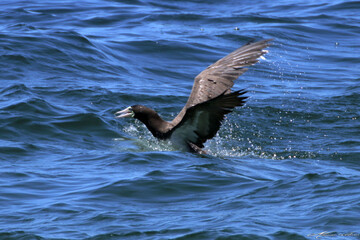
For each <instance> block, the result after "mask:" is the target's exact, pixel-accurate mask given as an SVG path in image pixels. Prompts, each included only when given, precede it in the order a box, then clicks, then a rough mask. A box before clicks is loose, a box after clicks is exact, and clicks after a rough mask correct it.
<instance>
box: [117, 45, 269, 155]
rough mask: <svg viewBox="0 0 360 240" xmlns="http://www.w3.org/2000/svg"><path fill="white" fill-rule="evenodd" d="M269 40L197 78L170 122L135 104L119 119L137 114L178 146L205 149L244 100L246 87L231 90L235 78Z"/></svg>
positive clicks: (157, 134)
mask: <svg viewBox="0 0 360 240" xmlns="http://www.w3.org/2000/svg"><path fill="white" fill-rule="evenodd" d="M269 41H271V39H268V40H263V41H259V42H255V43H249V44H246V45H244V46H242V47H240V48H239V49H237V50H235V51H234V52H232V53H230V54H229V55H227V56H225V57H224V58H222V59H220V60H218V61H217V62H215V63H214V64H212V65H210V66H209V67H207V68H206V69H205V70H204V71H202V72H201V73H200V74H199V75H197V76H196V77H195V80H194V85H193V88H192V91H191V94H190V96H189V99H188V101H187V103H186V104H185V106H184V108H183V109H182V110H181V111H180V113H179V114H178V115H177V116H176V117H175V118H174V120H172V121H171V122H167V121H164V120H163V119H162V118H161V117H160V116H159V115H158V114H157V113H156V112H155V111H154V110H153V109H150V108H148V107H145V106H142V105H134V106H131V107H128V108H126V109H124V110H122V111H119V112H117V113H115V115H117V118H121V117H134V118H136V119H138V120H140V121H141V122H142V123H144V124H145V125H146V127H147V128H148V129H149V130H150V132H151V133H152V134H153V135H154V136H155V137H156V138H159V139H170V140H171V142H173V143H174V145H175V146H177V147H178V148H180V149H182V150H186V151H191V152H199V153H201V152H203V151H202V148H203V147H204V143H205V142H206V141H207V140H208V139H211V138H213V137H214V136H215V135H216V133H217V131H218V130H219V128H220V126H221V122H222V120H223V119H224V116H225V114H227V113H230V112H232V110H233V109H234V108H235V107H237V106H242V105H244V103H245V100H246V98H247V97H246V96H243V94H244V93H246V92H245V91H244V90H240V91H235V92H231V87H232V86H233V85H234V81H235V80H236V79H237V78H238V77H239V76H240V75H241V74H243V73H244V72H246V71H247V70H248V69H247V68H246V67H248V66H251V65H253V64H255V63H257V62H258V61H259V60H258V58H260V57H261V56H262V55H264V54H266V53H267V51H266V50H264V48H266V47H268V46H269V45H270V44H269Z"/></svg>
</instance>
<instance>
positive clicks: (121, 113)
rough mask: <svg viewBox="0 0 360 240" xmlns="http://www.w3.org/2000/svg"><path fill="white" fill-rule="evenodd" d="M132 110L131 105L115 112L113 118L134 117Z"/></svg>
mask: <svg viewBox="0 0 360 240" xmlns="http://www.w3.org/2000/svg"><path fill="white" fill-rule="evenodd" d="M134 115H135V114H134V112H133V110H132V109H131V107H127V108H125V109H124V110H121V111H118V112H116V113H115V118H124V117H134Z"/></svg>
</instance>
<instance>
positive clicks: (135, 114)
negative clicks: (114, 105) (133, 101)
mask: <svg viewBox="0 0 360 240" xmlns="http://www.w3.org/2000/svg"><path fill="white" fill-rule="evenodd" d="M155 115H156V116H157V114H156V112H155V111H154V110H153V109H151V108H148V107H145V106H142V105H133V106H130V107H127V108H125V109H124V110H121V111H118V112H116V113H115V117H116V118H125V117H132V118H136V119H138V120H140V121H142V122H144V120H145V119H148V118H149V117H151V116H155Z"/></svg>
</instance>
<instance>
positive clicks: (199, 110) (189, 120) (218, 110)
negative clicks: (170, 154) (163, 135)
mask: <svg viewBox="0 0 360 240" xmlns="http://www.w3.org/2000/svg"><path fill="white" fill-rule="evenodd" d="M244 93H246V92H245V91H243V90H240V91H235V92H233V93H229V94H225V92H223V93H222V94H220V95H219V96H217V97H215V98H213V99H210V100H208V101H206V102H202V103H200V104H197V105H195V106H192V107H190V108H188V109H187V110H186V113H185V115H184V117H183V118H182V120H181V121H180V123H179V124H178V125H177V126H176V127H175V128H174V129H173V130H172V134H171V140H172V141H173V142H175V143H177V144H178V145H186V146H188V147H190V149H194V147H193V145H196V147H198V148H203V147H204V145H203V143H205V142H206V140H208V139H211V138H213V137H214V136H215V135H216V133H217V131H218V130H219V128H220V125H221V122H222V120H223V119H224V116H225V114H227V113H230V112H232V110H233V109H234V108H235V107H236V106H242V105H244V103H245V99H246V98H247V97H246V96H243V94H244Z"/></svg>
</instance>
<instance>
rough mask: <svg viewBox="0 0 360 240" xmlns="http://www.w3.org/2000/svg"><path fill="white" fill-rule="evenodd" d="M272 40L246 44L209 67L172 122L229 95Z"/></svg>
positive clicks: (175, 123) (198, 77)
mask: <svg viewBox="0 0 360 240" xmlns="http://www.w3.org/2000/svg"><path fill="white" fill-rule="evenodd" d="M271 40H272V39H267V40H262V41H259V42H255V43H249V44H246V45H244V46H242V47H240V48H238V49H237V50H235V51H234V52H232V53H230V54H229V55H227V56H225V57H224V58H222V59H220V60H218V61H217V62H215V63H214V64H212V65H210V66H209V67H207V68H206V69H205V70H204V71H202V72H201V73H200V74H199V75H197V76H196V77H195V80H194V85H193V88H192V90H191V94H190V96H189V99H188V101H187V103H186V105H185V106H184V108H183V109H182V110H181V112H180V113H179V114H178V115H177V116H176V118H174V120H173V121H172V122H171V124H172V125H173V126H176V125H177V124H178V123H179V122H180V121H181V119H182V118H183V117H184V115H185V112H186V110H187V109H188V108H190V107H192V106H195V105H196V104H199V103H202V102H205V101H207V100H209V99H212V98H214V97H216V96H219V95H220V94H222V93H224V92H226V93H229V92H230V89H231V87H232V86H233V85H234V81H235V80H236V79H237V78H238V77H239V76H240V75H241V74H243V73H244V72H246V71H247V70H248V69H247V68H245V67H247V66H251V65H253V64H255V63H257V62H258V58H259V57H261V56H262V55H264V54H265V53H267V51H265V50H263V49H264V48H266V47H268V46H269V45H270V44H269V42H270V41H271Z"/></svg>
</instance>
